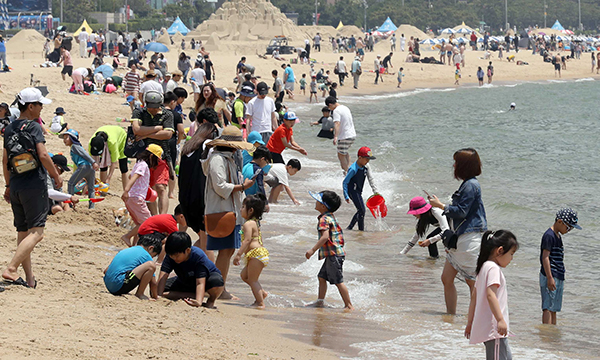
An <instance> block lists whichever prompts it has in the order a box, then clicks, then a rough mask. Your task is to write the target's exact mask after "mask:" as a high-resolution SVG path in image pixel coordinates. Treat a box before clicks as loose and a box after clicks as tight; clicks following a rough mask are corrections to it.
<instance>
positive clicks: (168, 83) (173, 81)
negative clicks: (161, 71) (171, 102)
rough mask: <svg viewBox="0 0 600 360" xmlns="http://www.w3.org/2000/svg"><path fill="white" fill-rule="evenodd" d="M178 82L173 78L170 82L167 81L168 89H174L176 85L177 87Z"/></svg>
mask: <svg viewBox="0 0 600 360" xmlns="http://www.w3.org/2000/svg"><path fill="white" fill-rule="evenodd" d="M177 86H178V85H177V82H175V80H173V79H171V80H169V82H167V87H166V89H165V90H166V91H167V92H169V91H173V90H174V89H175V88H176V87H177Z"/></svg>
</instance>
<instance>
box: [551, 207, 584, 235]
mask: <svg viewBox="0 0 600 360" xmlns="http://www.w3.org/2000/svg"><path fill="white" fill-rule="evenodd" d="M556 220H562V221H563V222H564V223H565V224H567V225H569V226H572V227H574V228H575V229H578V230H581V226H579V225H577V221H578V218H577V211H575V210H573V209H571V208H562V209H560V210H558V211H557V212H556Z"/></svg>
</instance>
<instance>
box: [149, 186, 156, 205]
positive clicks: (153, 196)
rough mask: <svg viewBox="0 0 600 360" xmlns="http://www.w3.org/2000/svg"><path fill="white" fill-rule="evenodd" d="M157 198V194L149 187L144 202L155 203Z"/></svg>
mask: <svg viewBox="0 0 600 360" xmlns="http://www.w3.org/2000/svg"><path fill="white" fill-rule="evenodd" d="M157 198H158V193H157V192H156V190H154V189H153V188H151V187H149V188H148V191H147V192H146V201H147V202H155V201H156V199H157Z"/></svg>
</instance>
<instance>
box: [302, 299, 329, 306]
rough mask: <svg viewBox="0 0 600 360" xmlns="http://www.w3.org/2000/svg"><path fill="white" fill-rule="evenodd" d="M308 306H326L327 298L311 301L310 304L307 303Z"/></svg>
mask: <svg viewBox="0 0 600 360" xmlns="http://www.w3.org/2000/svg"><path fill="white" fill-rule="evenodd" d="M305 306H306V307H314V308H324V307H325V300H321V299H319V300H317V301H315V302H311V303H309V304H306V305H305Z"/></svg>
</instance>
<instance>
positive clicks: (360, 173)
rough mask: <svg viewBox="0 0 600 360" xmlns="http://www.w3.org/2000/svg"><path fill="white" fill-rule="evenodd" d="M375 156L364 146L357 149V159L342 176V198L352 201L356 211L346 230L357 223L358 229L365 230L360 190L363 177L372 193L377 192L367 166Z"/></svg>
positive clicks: (363, 206)
mask: <svg viewBox="0 0 600 360" xmlns="http://www.w3.org/2000/svg"><path fill="white" fill-rule="evenodd" d="M374 159H375V156H373V152H372V151H371V149H369V148H368V147H366V146H363V147H361V148H360V149H358V159H357V160H356V161H355V162H354V164H352V165H351V166H350V168H349V169H348V173H347V174H346V177H345V178H344V182H343V184H342V186H343V188H344V198H345V199H346V202H347V203H350V200H352V203H354V206H355V207H356V213H355V214H354V216H353V217H352V220H351V221H350V225H348V227H347V228H346V229H347V230H352V228H353V227H354V225H356V224H357V223H358V230H360V231H364V230H365V212H366V210H365V203H364V201H363V198H362V191H363V187H364V185H365V178H367V179H369V184H370V185H371V189H373V193H374V194H377V187H376V186H375V182H374V180H373V177H372V176H371V169H369V167H368V166H367V164H368V163H369V161H370V160H374Z"/></svg>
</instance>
